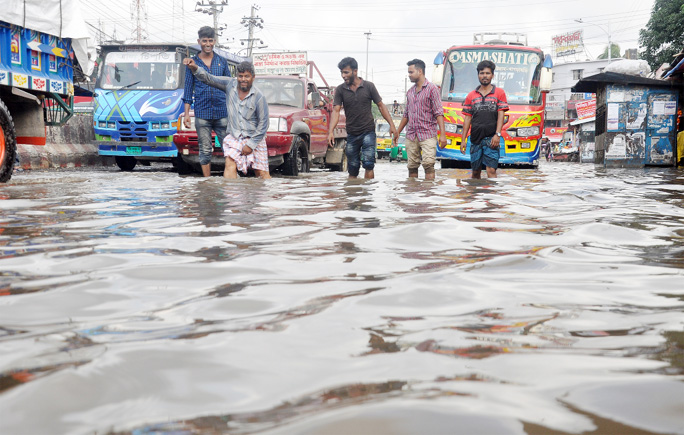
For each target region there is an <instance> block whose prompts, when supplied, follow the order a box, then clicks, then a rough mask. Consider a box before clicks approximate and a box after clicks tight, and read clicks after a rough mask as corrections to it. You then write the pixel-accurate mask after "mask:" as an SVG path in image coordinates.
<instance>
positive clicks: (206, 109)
mask: <svg viewBox="0 0 684 435" xmlns="http://www.w3.org/2000/svg"><path fill="white" fill-rule="evenodd" d="M197 36H198V37H199V39H197V43H198V44H199V45H200V48H201V49H202V51H201V52H200V53H199V54H198V55H196V56H193V58H192V59H193V60H194V61H195V63H196V64H197V65H198V66H200V67H201V68H203V69H204V70H206V71H207V72H209V73H211V74H213V75H215V76H219V77H229V76H230V69H229V68H228V62H226V60H225V59H224V58H222V57H221V56H219V55H218V54H216V53H214V44H215V43H216V41H215V39H214V37H215V35H214V29H213V28H211V27H209V26H204V27H202V28H200V29H199V31H198V32H197ZM193 100H194V102H195V128H196V129H197V141H198V142H199V155H200V165H202V175H204V176H205V177H208V176H210V175H211V153H212V151H213V149H214V142H213V141H212V140H211V131H212V130H214V132H215V133H216V136H218V139H219V143H223V139H224V138H225V137H226V127H227V125H228V118H227V117H228V112H227V111H226V95H225V93H223V91H221V90H219V89H216V88H212V87H211V86H209V85H207V84H205V83H202V82H200V81H199V80H197V79H196V78H195V76H194V75H193V74H191V72H190V71H189V70H186V71H185V94H184V95H183V103H185V113H184V115H183V124H184V125H185V128H187V129H189V128H190V106H191V105H192V102H193Z"/></svg>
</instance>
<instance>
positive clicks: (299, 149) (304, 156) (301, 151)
mask: <svg viewBox="0 0 684 435" xmlns="http://www.w3.org/2000/svg"><path fill="white" fill-rule="evenodd" d="M300 172H309V151H308V150H307V149H306V142H304V140H303V139H302V138H301V137H299V136H295V137H294V139H293V140H292V147H291V148H290V152H289V153H287V155H286V156H285V163H283V174H284V175H292V176H294V177H296V176H297V175H299V173H300Z"/></svg>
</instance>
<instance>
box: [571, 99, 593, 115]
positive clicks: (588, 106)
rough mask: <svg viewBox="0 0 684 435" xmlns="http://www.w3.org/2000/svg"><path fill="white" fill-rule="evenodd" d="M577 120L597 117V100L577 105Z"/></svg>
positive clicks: (581, 102) (580, 102)
mask: <svg viewBox="0 0 684 435" xmlns="http://www.w3.org/2000/svg"><path fill="white" fill-rule="evenodd" d="M575 110H576V111H577V119H587V118H593V117H594V116H596V100H587V101H578V102H577V103H575Z"/></svg>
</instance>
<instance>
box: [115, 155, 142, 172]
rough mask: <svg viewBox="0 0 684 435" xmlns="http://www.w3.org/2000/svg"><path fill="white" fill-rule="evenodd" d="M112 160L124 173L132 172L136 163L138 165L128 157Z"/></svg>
mask: <svg viewBox="0 0 684 435" xmlns="http://www.w3.org/2000/svg"><path fill="white" fill-rule="evenodd" d="M114 160H116V166H118V167H119V169H121V170H122V171H126V172H130V171H132V170H133V168H135V165H136V163H138V161H137V160H135V157H130V156H116V157H115V158H114Z"/></svg>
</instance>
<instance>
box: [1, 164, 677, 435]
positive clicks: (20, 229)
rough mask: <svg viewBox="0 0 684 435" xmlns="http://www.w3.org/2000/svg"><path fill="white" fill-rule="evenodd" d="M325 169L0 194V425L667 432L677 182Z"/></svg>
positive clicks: (671, 427) (572, 173)
mask: <svg viewBox="0 0 684 435" xmlns="http://www.w3.org/2000/svg"><path fill="white" fill-rule="evenodd" d="M343 175H344V174H337V173H328V172H316V173H311V174H307V175H305V176H303V177H299V178H274V179H272V180H268V181H263V180H257V179H243V180H239V182H235V183H230V182H225V181H224V180H222V179H220V178H219V177H214V178H209V179H201V178H195V177H177V176H176V175H175V174H173V173H170V172H155V171H142V172H140V173H133V174H126V176H125V177H124V176H122V174H120V173H118V172H109V171H99V172H98V171H93V172H92V173H90V174H87V176H84V174H83V173H78V172H45V173H40V172H33V173H30V174H22V175H20V176H18V177H15V178H14V179H13V180H12V182H11V183H9V184H7V185H2V186H0V198H1V199H0V223H1V224H0V349H1V350H2V351H1V352H0V407H2V409H3V411H4V413H3V418H1V419H0V432H2V433H45V432H59V433H85V432H115V433H116V432H124V433H131V432H133V433H150V432H179V433H197V432H212V433H255V432H262V431H272V432H274V433H330V432H335V431H337V432H347V433H351V432H373V433H382V432H392V433H418V432H420V433H440V432H441V433H444V432H448V433H454V432H461V433H475V432H478V433H484V432H488V433H523V431H525V432H527V433H548V432H552V433H582V432H592V431H594V432H608V431H611V430H613V431H617V432H620V433H630V432H640V433H648V432H649V431H650V432H655V433H673V432H682V431H684V423H683V422H682V418H681V409H682V407H684V399H683V396H682V394H681V391H682V389H681V388H682V387H681V382H680V379H679V377H681V375H682V374H683V373H684V359H683V355H684V338H683V337H684V335H682V334H683V333H682V324H681V312H682V309H684V293H683V292H682V288H683V287H682V276H683V274H682V269H683V268H682V265H683V264H684V263H683V262H682V259H683V258H684V243H683V240H684V238H683V237H684V230H682V228H683V227H682V224H683V223H684V207H683V205H684V195H683V192H684V178H682V176H681V173H680V172H677V171H674V170H668V169H647V170H644V171H606V170H597V169H594V168H593V167H590V166H586V165H569V164H565V165H561V164H548V165H543V166H542V167H541V168H540V169H539V170H536V171H530V170H515V169H505V170H503V171H501V174H500V175H501V177H500V178H498V179H497V180H496V181H495V182H490V181H487V180H482V181H470V180H467V179H466V178H467V177H468V171H461V170H445V171H438V174H437V180H436V181H435V182H424V181H422V180H420V181H417V180H407V179H406V178H405V167H404V166H403V165H395V164H386V163H381V164H379V165H378V172H377V175H378V178H376V179H375V180H372V181H365V180H355V181H351V182H350V181H347V180H346V179H345V177H344V176H343ZM641 397H648V398H649V400H648V401H646V402H643V401H641V400H640V399H639V400H637V398H641ZM36 416H40V418H36Z"/></svg>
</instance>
